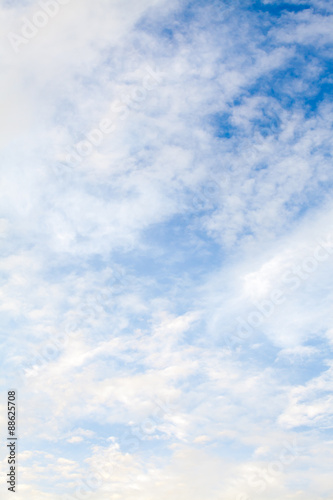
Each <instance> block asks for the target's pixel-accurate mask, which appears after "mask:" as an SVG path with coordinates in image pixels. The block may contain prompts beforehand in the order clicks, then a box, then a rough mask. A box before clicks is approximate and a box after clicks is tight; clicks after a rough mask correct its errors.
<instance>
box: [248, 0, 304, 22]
mask: <svg viewBox="0 0 333 500" xmlns="http://www.w3.org/2000/svg"><path fill="white" fill-rule="evenodd" d="M247 8H248V9H249V10H250V11H254V12H255V13H260V12H263V13H265V14H268V15H269V16H272V17H273V18H275V17H281V16H283V15H286V14H288V13H290V12H292V13H298V12H302V11H304V10H309V9H311V8H313V4H312V3H311V2H302V3H300V4H296V3H289V2H284V1H275V2H269V3H267V2H262V1H254V2H250V3H247Z"/></svg>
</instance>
